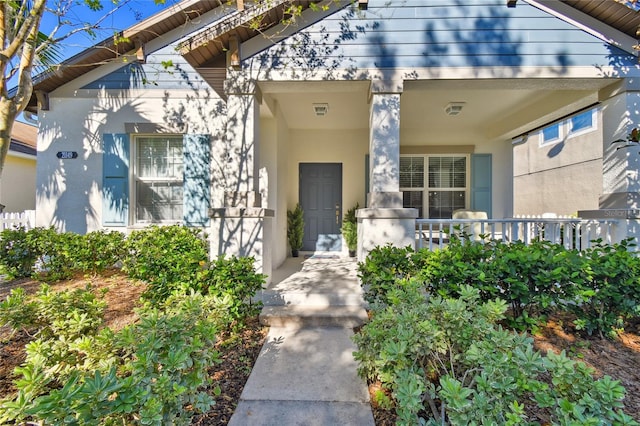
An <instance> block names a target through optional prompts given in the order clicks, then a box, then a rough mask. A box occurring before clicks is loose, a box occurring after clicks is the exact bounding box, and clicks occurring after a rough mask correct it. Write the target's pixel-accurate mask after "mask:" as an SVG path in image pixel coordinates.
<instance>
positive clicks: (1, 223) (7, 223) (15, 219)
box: [0, 210, 36, 230]
mask: <svg viewBox="0 0 640 426" xmlns="http://www.w3.org/2000/svg"><path fill="white" fill-rule="evenodd" d="M35 222H36V212H35V210H26V211H24V212H21V213H0V230H4V229H17V228H20V227H24V228H25V229H26V230H29V229H32V228H34V227H35Z"/></svg>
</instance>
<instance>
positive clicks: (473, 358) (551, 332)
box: [355, 241, 640, 425]
mask: <svg viewBox="0 0 640 426" xmlns="http://www.w3.org/2000/svg"><path fill="white" fill-rule="evenodd" d="M627 244H628V242H623V243H621V244H617V245H613V246H605V245H602V244H596V245H595V246H594V247H593V248H592V249H590V250H587V251H585V252H582V253H578V252H574V251H569V250H565V249H564V248H562V247H558V246H556V245H551V244H550V243H546V242H535V243H534V244H533V245H531V246H524V245H519V244H513V245H507V244H504V243H501V242H491V243H489V244H481V243H473V242H469V241H454V242H453V243H452V244H451V245H450V246H449V248H448V249H445V250H440V251H435V252H429V251H419V252H414V251H413V250H411V249H398V248H393V247H378V248H377V249H375V250H374V251H373V252H372V255H371V256H370V257H368V258H367V260H366V261H365V262H364V263H362V264H360V265H359V273H360V277H361V280H362V283H363V286H364V289H365V297H366V298H367V299H368V300H369V302H370V306H371V311H370V317H371V320H370V322H369V323H368V324H367V325H365V326H364V327H363V328H362V329H361V330H360V331H359V333H358V334H357V335H356V338H355V339H356V343H357V344H358V348H359V349H358V352H357V353H356V358H357V359H358V360H359V362H360V374H361V375H362V376H363V377H366V378H367V379H368V380H369V382H370V383H371V387H370V389H371V395H372V400H373V407H374V414H375V415H376V422H377V424H379V425H381V424H395V423H396V422H398V423H399V424H420V423H424V424H637V423H634V422H638V421H640V415H639V414H638V413H640V400H639V399H638V398H637V394H638V390H640V385H639V381H640V375H639V374H638V372H637V368H639V367H640V338H639V337H638V333H637V332H638V305H639V304H640V297H639V288H638V277H639V275H638V273H637V271H638V270H637V269H636V268H637V265H638V259H637V257H636V255H634V254H632V253H631V252H630V251H629V250H627V248H628V247H627ZM601 289H604V291H601ZM621 300H624V303H620V305H621V306H614V305H615V303H616V301H618V302H619V301H621ZM623 326H624V327H626V328H627V330H626V331H625V330H624V329H623ZM518 332H519V333H520V334H518ZM549 350H550V351H551V352H549V353H547V351H549ZM538 351H540V352H538ZM542 355H544V356H542ZM572 358H573V359H572ZM577 361H580V362H577ZM582 361H586V362H587V363H589V364H590V365H591V367H588V366H586V364H582ZM610 376H611V377H610ZM625 388H626V391H625ZM625 394H626V398H625V399H624V400H623V395H625ZM623 401H624V405H623Z"/></svg>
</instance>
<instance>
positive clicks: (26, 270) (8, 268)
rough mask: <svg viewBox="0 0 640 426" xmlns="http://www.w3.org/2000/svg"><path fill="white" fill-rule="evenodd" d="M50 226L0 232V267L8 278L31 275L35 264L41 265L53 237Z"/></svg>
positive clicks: (53, 233)
mask: <svg viewBox="0 0 640 426" xmlns="http://www.w3.org/2000/svg"><path fill="white" fill-rule="evenodd" d="M55 237H56V231H55V229H53V228H52V227H51V228H41V227H38V228H33V229H31V230H29V231H27V230H26V229H25V228H19V229H5V230H3V231H2V232H0V242H1V244H0V269H1V270H2V272H3V273H5V274H7V275H8V276H9V277H10V278H22V277H28V276H31V275H32V274H33V273H34V271H35V267H36V264H38V263H39V264H40V265H42V264H43V263H44V260H45V255H46V254H47V253H48V252H50V251H51V250H50V247H51V244H50V243H49V241H51V240H52V239H55Z"/></svg>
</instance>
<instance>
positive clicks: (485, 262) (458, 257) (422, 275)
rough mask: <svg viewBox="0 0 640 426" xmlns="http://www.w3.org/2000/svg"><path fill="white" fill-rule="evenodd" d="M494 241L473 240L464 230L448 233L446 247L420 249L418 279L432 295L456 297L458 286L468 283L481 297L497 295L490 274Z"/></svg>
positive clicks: (489, 297)
mask: <svg viewBox="0 0 640 426" xmlns="http://www.w3.org/2000/svg"><path fill="white" fill-rule="evenodd" d="M496 244H497V242H494V241H489V242H486V243H483V242H479V241H473V240H472V239H470V238H467V236H466V235H465V234H464V233H462V234H461V235H460V236H457V235H452V236H451V240H450V243H449V245H448V246H447V247H446V248H444V249H441V250H435V251H428V250H423V251H421V252H420V254H421V259H420V261H417V262H416V263H418V264H419V265H420V266H421V267H420V271H419V272H418V278H419V279H420V280H421V281H424V283H425V285H426V288H427V289H428V290H429V291H430V292H431V293H433V294H439V295H440V296H443V297H450V296H456V295H458V294H460V288H461V286H463V285H466V284H468V285H471V286H473V287H475V288H477V289H478V290H479V291H480V295H481V298H482V300H491V299H493V298H495V297H496V296H497V295H498V288H497V286H496V283H495V281H494V280H493V277H492V274H491V264H492V260H493V257H494V253H495V247H496Z"/></svg>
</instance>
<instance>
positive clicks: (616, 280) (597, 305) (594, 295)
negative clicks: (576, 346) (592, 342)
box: [569, 240, 640, 337]
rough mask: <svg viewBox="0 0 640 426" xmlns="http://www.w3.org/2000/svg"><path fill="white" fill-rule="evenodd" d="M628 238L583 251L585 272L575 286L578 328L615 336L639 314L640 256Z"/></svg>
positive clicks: (583, 269)
mask: <svg viewBox="0 0 640 426" xmlns="http://www.w3.org/2000/svg"><path fill="white" fill-rule="evenodd" d="M629 248H630V242H629V240H625V241H622V242H621V243H619V244H613V245H604V244H602V242H600V241H599V242H596V244H595V245H594V246H593V247H591V248H589V249H587V250H585V251H584V252H583V258H584V259H585V261H584V263H583V268H582V273H583V277H584V279H582V280H580V282H579V283H578V284H579V285H577V286H576V287H575V289H574V291H575V303H573V304H571V305H569V309H570V310H571V311H572V312H573V313H574V314H575V315H576V317H577V320H576V321H575V323H576V327H577V328H578V329H579V330H585V331H586V332H587V333H588V334H592V333H598V334H599V335H600V336H601V337H603V336H604V335H607V336H615V335H616V334H617V333H618V332H619V331H620V330H622V329H623V327H624V322H625V320H627V319H629V318H631V317H637V316H638V315H640V258H638V255H637V254H636V253H633V252H631V251H630V250H629Z"/></svg>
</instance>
